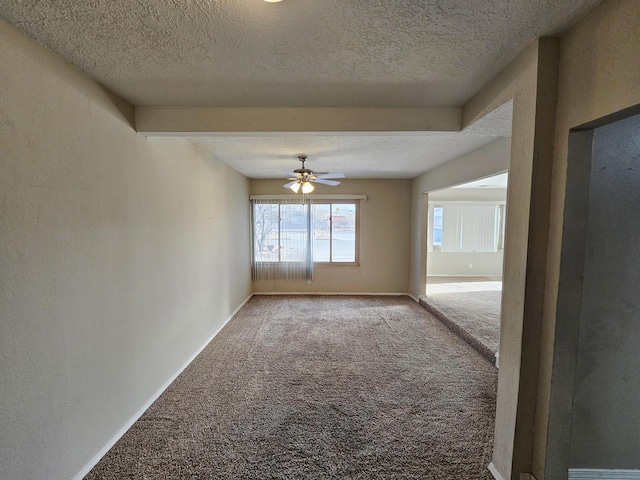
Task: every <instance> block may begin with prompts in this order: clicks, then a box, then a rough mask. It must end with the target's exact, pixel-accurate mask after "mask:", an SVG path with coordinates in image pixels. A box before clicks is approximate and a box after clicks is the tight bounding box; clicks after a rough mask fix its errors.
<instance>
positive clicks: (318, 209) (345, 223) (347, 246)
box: [312, 202, 358, 263]
mask: <svg viewBox="0 0 640 480" xmlns="http://www.w3.org/2000/svg"><path fill="white" fill-rule="evenodd" d="M357 206H358V205H357V204H356V203H354V202H351V203H314V204H313V206H312V208H313V261H314V262H330V263H345V262H346V263H355V262H356V245H357V242H356V225H357V210H358V209H357Z"/></svg>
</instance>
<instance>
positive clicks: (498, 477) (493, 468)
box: [487, 462, 507, 480]
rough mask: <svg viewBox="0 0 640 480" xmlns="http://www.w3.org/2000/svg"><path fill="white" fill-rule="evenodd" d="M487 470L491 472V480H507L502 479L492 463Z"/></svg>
mask: <svg viewBox="0 0 640 480" xmlns="http://www.w3.org/2000/svg"><path fill="white" fill-rule="evenodd" d="M487 468H488V469H489V471H490V472H491V475H493V478H495V479H496V480H507V479H506V478H505V477H503V476H502V475H501V474H500V472H499V471H498V469H497V468H496V466H495V465H494V464H493V462H491V463H490V464H489V465H488V466H487Z"/></svg>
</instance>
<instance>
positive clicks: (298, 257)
mask: <svg viewBox="0 0 640 480" xmlns="http://www.w3.org/2000/svg"><path fill="white" fill-rule="evenodd" d="M280 246H281V250H280V261H282V262H303V261H304V260H305V251H306V250H307V206H306V205H297V204H296V205H288V204H283V205H281V206H280Z"/></svg>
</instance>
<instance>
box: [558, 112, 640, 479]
mask: <svg viewBox="0 0 640 480" xmlns="http://www.w3.org/2000/svg"><path fill="white" fill-rule="evenodd" d="M637 113H638V108H634V109H633V110H627V111H625V112H621V113H619V114H617V115H615V116H613V117H608V118H605V119H602V120H600V121H598V122H594V123H593V124H589V125H585V126H582V127H579V128H577V129H574V130H572V131H571V133H570V137H569V163H568V170H567V188H566V199H565V216H564V226H563V240H562V253H561V265H560V283H559V290H558V304H557V314H556V335H555V345H554V367H553V368H554V370H553V382H552V391H551V409H550V418H549V442H548V446H547V468H546V471H547V477H548V478H558V479H562V478H565V479H566V478H569V479H575V480H578V479H582V478H605V479H606V478H622V477H620V475H621V473H620V471H621V470H622V471H626V472H627V473H625V476H624V477H623V478H640V456H639V455H638V451H639V450H640V429H638V425H640V402H638V399H639V398H640V368H638V367H639V364H638V350H639V349H640V295H639V293H640V292H639V285H640V242H639V241H638V239H639V238H640V214H639V213H638V212H640V115H638V114H637ZM633 472H635V474H634V473H633ZM596 474H597V475H599V476H597V477H594V476H593V475H596ZM627 475H631V476H627Z"/></svg>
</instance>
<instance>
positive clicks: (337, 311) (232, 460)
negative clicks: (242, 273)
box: [85, 296, 497, 480]
mask: <svg viewBox="0 0 640 480" xmlns="http://www.w3.org/2000/svg"><path fill="white" fill-rule="evenodd" d="M496 377H497V376H496V371H495V368H494V367H493V365H491V363H490V362H488V361H487V360H485V359H484V358H483V357H481V356H480V355H478V354H477V353H476V352H475V351H474V350H473V349H471V347H469V345H468V344H467V343H465V342H464V341H462V340H461V339H460V338H459V337H457V336H456V335H454V334H453V333H452V332H451V331H450V330H449V329H448V328H446V327H445V326H444V325H442V323H441V322H439V321H438V320H437V319H435V318H434V317H433V316H431V315H430V314H429V313H427V312H426V311H425V310H424V309H423V308H422V307H421V306H419V305H418V304H417V303H415V302H413V301H412V300H411V299H409V298H408V297H384V296H380V297H377V296H254V297H253V298H252V299H251V300H250V301H249V302H248V303H247V304H246V305H245V306H244V307H243V308H242V309H241V310H240V311H239V313H238V314H237V315H236V316H235V317H234V319H233V320H232V321H231V322H229V324H228V325H227V326H226V327H225V328H224V329H223V330H222V331H221V332H220V333H219V334H218V336H217V337H216V338H214V340H213V341H212V342H211V343H210V344H209V345H208V346H207V347H206V348H205V349H204V350H203V352H202V353H201V354H200V355H199V356H198V357H197V358H196V360H195V361H194V362H193V363H192V364H191V365H190V366H189V367H188V368H187V369H186V370H185V371H184V372H183V373H182V374H181V375H180V376H179V377H178V378H177V379H176V380H175V381H174V382H173V384H172V385H171V386H170V387H169V388H168V389H167V391H166V392H164V393H163V394H162V395H161V396H160V397H159V398H158V400H157V401H156V402H155V403H154V404H153V405H152V406H151V407H150V408H149V410H147V412H146V413H145V414H144V415H143V416H142V417H141V418H140V419H139V420H138V421H137V422H136V423H135V424H134V425H133V427H132V428H131V429H130V430H129V431H128V432H127V433H126V434H125V435H124V436H123V437H122V439H121V440H120V441H119V442H118V443H117V444H116V445H115V446H114V447H113V448H112V449H111V450H110V451H109V452H108V453H107V455H106V456H105V457H104V458H103V459H102V460H101V461H100V462H99V463H98V465H96V467H95V468H94V469H93V470H92V471H91V472H90V473H89V475H87V477H85V478H86V479H122V478H136V479H143V478H144V479H167V478H169V479H174V478H181V479H182V478H192V479H261V480H266V479H438V480H446V479H465V480H475V479H482V480H488V479H490V478H492V477H491V475H490V474H489V473H488V471H487V465H488V463H489V461H490V459H491V450H492V447H491V445H492V438H493V419H494V415H495V391H496V381H497V378H496ZM88 428H89V426H88Z"/></svg>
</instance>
